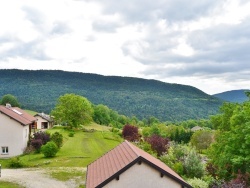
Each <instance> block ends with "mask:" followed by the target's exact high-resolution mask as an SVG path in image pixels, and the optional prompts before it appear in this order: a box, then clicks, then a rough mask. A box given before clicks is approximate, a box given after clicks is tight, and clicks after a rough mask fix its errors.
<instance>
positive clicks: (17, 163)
mask: <svg viewBox="0 0 250 188" xmlns="http://www.w3.org/2000/svg"><path fill="white" fill-rule="evenodd" d="M23 166H24V164H23V163H22V162H21V160H20V158H19V157H13V158H11V159H10V162H9V167H10V168H22V167H23Z"/></svg>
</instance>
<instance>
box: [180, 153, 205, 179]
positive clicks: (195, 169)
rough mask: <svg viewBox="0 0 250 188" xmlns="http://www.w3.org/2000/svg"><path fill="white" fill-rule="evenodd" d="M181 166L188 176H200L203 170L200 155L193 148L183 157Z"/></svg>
mask: <svg viewBox="0 0 250 188" xmlns="http://www.w3.org/2000/svg"><path fill="white" fill-rule="evenodd" d="M183 167H184V172H185V174H186V176H187V177H189V178H194V177H196V178H201V177H202V176H203V175H204V172H205V169H204V167H203V164H202V162H201V159H200V156H199V154H197V153H196V151H195V150H194V149H192V150H191V151H190V152H189V153H188V155H187V156H186V158H185V159H184V163H183Z"/></svg>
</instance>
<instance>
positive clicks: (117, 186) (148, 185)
mask: <svg viewBox="0 0 250 188" xmlns="http://www.w3.org/2000/svg"><path fill="white" fill-rule="evenodd" d="M104 187H105V188H124V187H129V188H138V187H143V188H152V187H154V188H160V187H164V188H181V184H179V183H178V182H176V181H174V180H173V179H171V178H169V177H167V176H165V175H164V176H163V177H161V174H160V172H159V171H157V170H156V169H154V168H152V167H151V166H149V165H147V164H146V163H141V165H139V164H135V165H133V166H132V167H130V168H129V169H128V170H126V171H125V172H123V173H122V174H121V175H120V176H119V180H116V179H114V180H112V181H111V182H109V183H108V184H107V185H105V186H104Z"/></svg>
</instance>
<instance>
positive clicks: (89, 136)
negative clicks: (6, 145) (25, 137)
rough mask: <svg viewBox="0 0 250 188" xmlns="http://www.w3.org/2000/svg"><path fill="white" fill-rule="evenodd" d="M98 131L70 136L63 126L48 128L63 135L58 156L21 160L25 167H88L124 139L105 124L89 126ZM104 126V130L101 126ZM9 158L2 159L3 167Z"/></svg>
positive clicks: (30, 157) (25, 156)
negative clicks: (108, 129) (109, 129)
mask: <svg viewBox="0 0 250 188" xmlns="http://www.w3.org/2000/svg"><path fill="white" fill-rule="evenodd" d="M96 127H98V131H94V132H84V131H83V130H77V131H74V136H73V137H69V136H68V135H69V133H70V132H71V131H69V130H65V129H63V128H61V127H56V128H53V129H50V130H48V132H49V133H51V134H52V133H54V132H56V131H57V132H60V133H61V134H62V135H63V140H64V141H63V146H62V148H61V149H60V150H59V152H58V153H57V155H56V157H53V158H45V157H44V156H43V154H35V153H32V154H28V155H22V156H20V161H21V162H22V163H23V164H24V166H25V167H86V166H87V165H88V164H89V163H91V162H93V161H94V160H96V159H97V158H99V157H100V156H102V155H103V154H104V153H106V152H107V151H109V150H111V149H112V148H114V147H115V146H117V145H118V144H119V143H120V142H121V141H122V139H121V138H120V137H119V136H118V135H117V134H114V133H112V132H110V131H107V128H106V127H103V126H100V125H99V126H98V125H94V126H88V127H87V128H88V129H95V128H96ZM102 127H103V130H101V128H102ZM95 130H96V129H95ZM8 163H9V159H7V160H6V159H1V160H0V164H2V167H3V168H6V167H8Z"/></svg>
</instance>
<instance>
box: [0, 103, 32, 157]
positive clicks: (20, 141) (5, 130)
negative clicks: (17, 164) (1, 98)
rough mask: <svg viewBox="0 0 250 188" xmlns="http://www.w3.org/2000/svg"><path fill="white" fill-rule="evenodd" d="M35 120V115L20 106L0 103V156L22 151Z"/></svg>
mask: <svg viewBox="0 0 250 188" xmlns="http://www.w3.org/2000/svg"><path fill="white" fill-rule="evenodd" d="M35 122H36V118H35V117H33V116H32V115H30V114H28V113H27V112H25V111H24V110H22V109H20V108H17V107H11V105H10V104H6V106H2V105H0V158H8V157H13V156H17V155H20V154H22V153H23V152H24V150H25V148H26V147H27V143H28V141H29V136H30V133H31V127H32V126H33V125H35Z"/></svg>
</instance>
